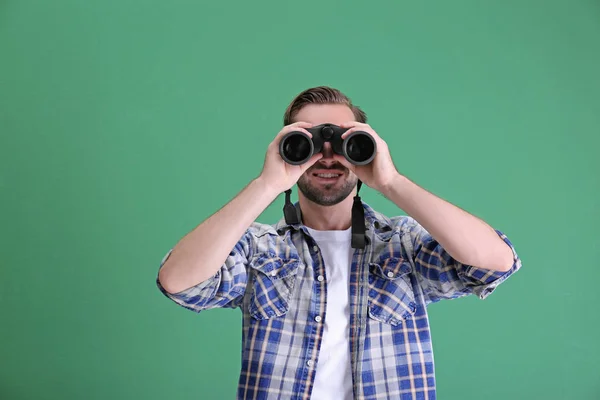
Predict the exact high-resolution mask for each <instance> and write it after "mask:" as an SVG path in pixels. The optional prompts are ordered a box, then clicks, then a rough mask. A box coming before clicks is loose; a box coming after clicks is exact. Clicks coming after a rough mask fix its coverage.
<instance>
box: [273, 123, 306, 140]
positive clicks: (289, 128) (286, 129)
mask: <svg viewBox="0 0 600 400" xmlns="http://www.w3.org/2000/svg"><path fill="white" fill-rule="evenodd" d="M297 124H299V125H296V124H292V125H288V126H286V127H284V128H283V129H282V130H281V131H279V133H278V134H277V136H275V139H273V144H274V145H275V146H279V142H280V141H281V139H282V138H283V137H284V136H285V135H286V134H288V133H290V132H294V131H301V132H304V133H305V134H307V135H308V137H309V138H311V139H312V134H311V133H310V132H309V131H307V130H306V129H304V128H302V127H301V126H300V124H301V125H304V126H307V127H308V128H310V127H311V126H312V124H309V123H307V122H298V123H297Z"/></svg>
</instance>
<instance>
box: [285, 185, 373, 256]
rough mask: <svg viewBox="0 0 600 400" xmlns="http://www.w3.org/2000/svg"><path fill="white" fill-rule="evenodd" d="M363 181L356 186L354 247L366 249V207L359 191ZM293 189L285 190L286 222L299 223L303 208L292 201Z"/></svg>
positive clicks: (353, 225)
mask: <svg viewBox="0 0 600 400" xmlns="http://www.w3.org/2000/svg"><path fill="white" fill-rule="evenodd" d="M361 186H362V182H361V181H360V180H359V181H358V184H357V186H356V196H354V203H353V204H352V241H351V244H352V248H354V249H364V248H365V232H366V228H365V209H364V208H363V204H362V201H361V200H360V196H359V195H358V192H359V191H360V187H361ZM291 194H292V189H288V190H286V191H285V205H284V206H283V215H284V217H285V223H286V224H288V225H293V224H299V223H300V221H301V219H302V218H301V210H300V205H298V208H296V207H294V205H293V204H292V201H291V198H290V197H291Z"/></svg>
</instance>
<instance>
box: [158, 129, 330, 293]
mask: <svg viewBox="0 0 600 400" xmlns="http://www.w3.org/2000/svg"><path fill="white" fill-rule="evenodd" d="M310 127H312V124H310V123H306V122H296V123H294V124H291V125H287V126H285V127H284V128H283V129H282V130H281V131H280V132H279V133H278V134H277V136H276V137H275V139H274V140H273V141H272V142H271V143H270V144H269V147H268V149H267V153H266V156H265V162H264V166H263V170H262V171H261V174H260V176H259V177H258V178H256V179H254V180H253V181H252V182H250V184H248V185H247V186H246V187H245V188H244V190H242V191H241V192H240V193H239V194H238V195H237V196H236V197H235V198H234V199H233V200H231V201H230V202H229V203H227V204H226V205H225V206H224V207H223V208H221V209H220V210H219V211H217V212H216V213H214V214H213V215H211V216H210V217H209V218H208V219H206V220H205V221H204V222H202V223H201V224H200V225H198V226H197V227H196V228H195V229H194V230H192V231H191V232H189V233H188V234H187V235H185V236H184V237H183V238H182V239H181V240H180V241H179V242H178V243H177V245H176V246H175V247H174V248H173V249H172V252H171V254H170V255H169V257H168V259H167V260H166V261H165V263H164V264H163V265H162V267H161V269H160V271H159V274H158V280H159V283H160V285H161V286H162V287H163V289H164V290H166V291H167V292H169V293H171V294H175V293H179V292H182V291H184V290H186V289H189V288H191V287H192V286H195V285H198V284H199V283H202V282H204V281H206V280H207V279H209V278H211V277H212V276H214V275H215V274H216V273H217V271H219V269H220V268H221V267H222V266H223V263H224V262H225V261H226V260H227V257H228V256H229V254H230V252H231V251H232V249H233V248H234V247H235V245H236V243H237V242H238V241H239V240H240V238H241V237H242V236H243V235H244V232H245V231H246V230H247V229H248V228H249V227H250V225H251V224H252V223H253V222H254V221H255V220H256V219H257V218H258V217H259V216H260V214H261V213H262V212H263V211H264V210H265V209H266V208H267V207H268V206H269V204H271V203H272V202H273V201H274V200H275V198H277V196H278V195H279V194H280V193H282V192H284V191H286V190H287V189H289V188H290V187H292V186H293V185H294V184H296V182H297V181H298V179H299V178H300V176H301V175H302V174H303V173H304V171H306V170H307V169H308V168H309V167H311V166H312V165H313V164H314V163H315V162H317V160H319V159H320V158H321V157H322V154H320V153H319V154H315V155H314V156H313V157H312V158H311V159H310V160H309V161H308V162H306V163H305V164H303V165H290V164H287V163H286V162H285V161H283V159H282V158H281V156H280V155H279V142H280V140H281V138H282V137H283V136H284V135H285V134H286V133H288V132H290V131H292V130H295V131H303V132H305V133H306V134H307V135H309V137H312V135H311V134H310V132H308V131H307V130H305V129H304V128H310Z"/></svg>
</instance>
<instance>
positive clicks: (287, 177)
mask: <svg viewBox="0 0 600 400" xmlns="http://www.w3.org/2000/svg"><path fill="white" fill-rule="evenodd" d="M311 127H313V124H311V123H308V122H296V123H293V124H290V125H287V126H285V127H284V128H283V129H282V130H281V131H280V132H279V133H278V134H277V136H275V139H274V140H273V141H272V142H271V144H269V147H268V148H267V154H266V156H265V163H264V166H263V169H262V172H261V174H260V177H259V178H260V179H261V180H262V181H263V182H264V183H265V184H266V185H267V186H268V187H270V188H271V189H273V190H274V191H275V192H276V193H281V192H285V191H286V190H288V189H289V188H291V187H292V186H294V185H295V184H296V182H297V181H298V179H300V176H302V174H303V173H304V172H305V171H306V170H307V169H308V168H310V167H311V166H312V165H313V164H314V163H316V162H317V161H318V160H320V159H321V158H322V157H323V154H322V153H317V154H314V155H313V156H312V157H311V158H310V159H309V160H308V161H307V162H306V163H304V164H302V165H291V164H288V163H286V162H285V161H284V160H283V158H281V155H280V154H279V142H280V141H281V139H282V138H283V136H284V135H285V134H286V133H289V132H292V131H302V132H304V133H306V134H307V135H308V136H309V137H310V138H312V135H311V133H310V132H309V131H307V130H306V129H307V128H311Z"/></svg>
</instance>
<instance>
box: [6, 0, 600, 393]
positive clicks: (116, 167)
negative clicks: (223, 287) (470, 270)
mask: <svg viewBox="0 0 600 400" xmlns="http://www.w3.org/2000/svg"><path fill="white" fill-rule="evenodd" d="M599 71H600V3H598V1H593V0H587V1H585V0H570V1H557V0H553V1H550V0H544V1H541V0H539V1H524V0H519V1H517V0H511V1H502V2H480V1H475V0H457V1H453V2H448V1H429V2H415V1H405V0H398V1H394V2H392V1H370V2H359V1H353V2H334V1H330V0H306V1H302V2H298V1H297V2H283V1H280V0H279V1H276V0H270V1H260V2H247V1H237V2H231V1H223V2H216V1H213V2H203V1H183V0H178V1H141V0H139V1H133V0H126V1H125V0H112V1H96V2H91V1H84V0H80V1H75V0H73V1H66V0H55V1H41V0H40V1H17V0H14V1H6V0H4V1H0V132H1V142H0V168H1V169H0V192H1V197H0V215H1V219H0V226H1V230H0V234H1V237H0V252H1V257H0V260H1V261H0V263H1V264H0V314H1V315H0V317H1V319H0V398H1V399H9V400H24V399H35V400H40V399H61V400H62V399H90V400H92V399H164V398H169V399H190V398H194V399H218V400H220V399H228V398H234V397H235V393H236V384H237V378H238V371H239V367H240V340H241V332H240V329H241V319H240V313H239V310H238V311H233V310H213V311H209V312H206V313H204V314H198V315H197V314H194V313H192V312H190V311H188V310H185V309H183V308H181V307H178V306H177V305H175V304H174V303H172V302H171V301H169V300H168V299H166V298H165V297H164V296H163V295H161V294H160V292H159V291H158V289H157V288H156V286H155V278H156V273H157V271H158V266H159V262H160V260H161V259H162V257H163V256H164V255H165V253H166V251H167V250H168V249H169V248H170V247H171V246H172V245H174V244H175V243H176V242H177V241H178V240H179V239H180V238H181V237H182V236H183V235H185V234H186V233H187V232H188V231H189V230H191V229H193V228H194V227H195V226H196V225H197V224H198V223H200V222H201V221H202V220H203V219H205V218H206V217H208V216H209V215H211V214H212V213H213V212H215V211H217V210H218V209H219V208H220V207H221V206H222V205H224V204H225V203H226V202H227V201H229V200H230V199H231V198H232V197H233V196H235V195H236V194H237V193H238V192H239V191H240V190H241V189H242V188H243V187H244V186H245V185H246V184H247V183H248V182H249V181H250V180H251V179H253V178H254V177H256V176H257V175H258V174H259V173H260V170H261V168H262V163H263V160H264V153H265V151H266V147H267V145H268V144H269V142H270V141H271V140H272V139H273V137H274V136H275V134H276V133H277V132H278V131H279V129H280V128H281V124H282V115H283V112H284V110H285V107H286V106H287V104H288V103H289V102H290V101H291V100H292V98H293V97H294V96H295V95H296V94H297V93H299V92H300V91H302V90H304V89H306V88H308V87H311V86H316V85H330V86H333V87H336V88H339V89H341V90H342V91H344V92H345V93H346V94H348V95H349V96H350V97H351V98H352V99H353V100H354V101H355V102H356V103H357V104H358V105H360V106H361V107H363V108H364V109H365V111H366V112H367V113H368V116H369V122H370V123H371V125H372V126H373V128H374V129H375V130H376V131H377V132H378V133H379V134H380V135H381V136H382V137H383V139H384V140H386V141H387V143H388V144H389V147H390V149H391V153H392V156H393V158H394V161H395V163H396V165H397V166H398V168H399V170H400V171H401V172H402V173H403V174H405V175H407V176H408V177H410V178H411V179H413V180H414V181H415V182H417V183H418V184H420V185H421V186H423V187H425V188H427V189H428V190H431V191H432V192H434V193H436V194H438V195H440V196H441V197H443V198H445V199H447V200H449V201H451V202H453V203H454V204H457V205H459V206H460V207H463V208H465V209H467V210H468V211H470V212H472V213H474V214H476V215H478V216H480V217H482V218H483V219H485V220H486V221H488V222H489V223H490V224H492V225H493V226H494V227H496V228H498V229H501V230H503V231H504V232H506V233H507V234H508V235H509V237H510V238H511V240H512V241H513V242H514V243H515V245H516V247H517V250H518V251H519V254H520V255H521V257H522V260H523V269H522V270H521V271H520V272H518V273H517V274H516V275H515V276H513V278H511V279H510V280H509V281H507V282H506V283H505V284H503V285H502V286H501V288H500V289H499V290H498V291H497V292H496V293H495V294H494V295H492V296H491V297H490V298H488V299H487V300H485V301H481V300H478V299H476V298H467V299H460V300H454V301H447V302H443V303H437V304H435V305H432V306H431V307H430V313H431V322H432V329H433V331H432V334H433V340H434V348H435V351H436V372H437V382H438V393H439V398H440V399H443V400H453V399H461V400H467V399H481V398H485V399H488V400H492V399H599V398H600V344H599V342H600V340H599V339H600V313H599V312H598V310H597V306H598V304H599V300H600V296H599V294H598V282H599V278H600V272H599V263H598V260H599V256H600V252H599V247H600V246H599V245H598V243H599V239H600V237H599V235H598V230H597V229H596V225H598V223H599V222H600V216H599V213H598V200H597V196H598V194H599V189H600V179H599V172H600V162H599V160H598V147H599V145H600V139H599V136H600V79H599V77H600V74H599ZM363 190H364V195H363V199H364V200H365V201H366V202H368V203H369V204H370V205H372V206H374V207H375V208H376V209H378V210H380V211H383V212H385V213H386V214H389V215H394V214H398V213H402V211H401V210H398V209H397V208H396V207H395V206H394V205H393V204H392V203H390V202H389V201H388V200H386V199H385V198H384V197H383V196H381V195H379V194H378V193H376V192H374V191H373V190H371V189H370V188H364V189H363ZM295 193H296V191H294V198H296V195H295ZM361 194H362V192H361ZM282 207H283V196H280V197H279V198H278V199H277V200H276V201H275V202H274V203H273V204H272V205H271V206H270V207H269V208H267V209H266V210H265V211H264V213H263V214H262V215H261V216H260V218H259V221H260V222H264V223H273V222H275V221H276V220H278V219H279V218H281V216H282V211H281V210H282Z"/></svg>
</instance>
